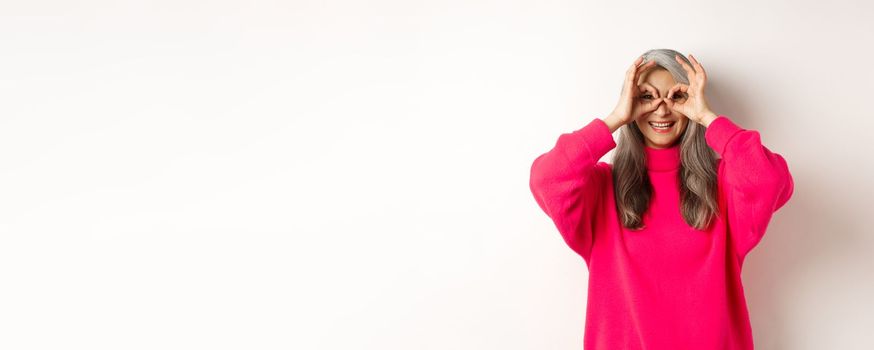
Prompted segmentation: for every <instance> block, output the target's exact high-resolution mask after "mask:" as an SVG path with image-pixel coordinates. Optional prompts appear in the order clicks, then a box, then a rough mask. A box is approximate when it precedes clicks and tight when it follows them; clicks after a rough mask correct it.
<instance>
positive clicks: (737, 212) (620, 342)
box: [530, 115, 794, 350]
mask: <svg viewBox="0 0 874 350" xmlns="http://www.w3.org/2000/svg"><path fill="white" fill-rule="evenodd" d="M704 138H705V140H706V143H707V144H708V145H709V146H710V147H711V148H712V149H713V150H714V151H716V153H717V154H718V155H719V156H720V158H719V159H718V161H717V179H718V186H717V187H718V203H719V212H720V215H719V217H717V218H716V219H715V222H714V224H712V225H711V226H710V227H709V228H708V229H707V230H698V229H695V228H694V227H691V226H689V225H688V224H687V223H686V222H685V221H684V219H683V216H682V213H681V211H680V203H681V202H680V187H679V170H680V165H681V158H680V146H679V144H678V145H676V146H673V147H671V148H664V149H657V148H651V147H649V146H645V148H644V150H645V154H646V168H647V173H648V175H649V180H650V182H651V183H652V186H653V196H652V199H651V202H650V206H649V208H648V209H647V210H646V212H645V213H644V215H643V223H644V225H645V227H644V229H642V230H630V229H626V228H625V227H624V226H622V224H621V221H620V219H619V215H618V213H617V210H616V202H615V197H614V191H613V178H612V164H610V163H606V162H600V161H599V159H600V158H601V157H602V156H604V155H605V154H606V153H607V152H608V151H610V150H611V149H613V148H614V147H615V146H616V142H615V141H614V140H613V137H612V134H611V132H610V129H609V127H608V126H607V124H606V123H605V122H604V121H603V120H602V119H599V118H595V119H593V120H592V121H591V122H589V123H588V124H586V125H585V126H584V127H582V128H580V129H578V130H576V131H573V132H570V133H565V134H562V135H561V136H559V137H558V140H557V142H556V143H555V146H554V147H553V148H552V149H551V150H549V151H548V152H546V153H544V154H542V155H540V156H538V157H537V158H536V159H535V160H534V162H533V164H532V166H531V177H530V189H531V192H532V193H533V195H534V198H535V200H536V201H537V204H538V205H539V206H540V208H541V209H542V210H543V211H544V212H545V213H546V214H547V215H548V216H549V217H550V218H551V219H552V222H553V223H554V224H555V227H556V228H557V229H558V232H559V233H561V236H562V237H563V240H564V242H565V243H567V245H568V246H569V247H570V248H571V249H572V250H573V251H574V252H576V253H577V254H579V255H580V256H581V257H582V258H583V259H584V261H585V263H586V266H587V268H588V270H589V280H588V282H589V287H588V299H587V306H586V318H585V331H584V337H583V343H584V349H587V350H608V349H609V350H617V349H624V350H629V349H646V350H660V349H672V350H682V349H696V350H700V349H720V350H722V349H726V350H735V349H745V350H746V349H753V335H752V328H751V327H750V321H749V314H748V312H747V305H746V300H745V297H744V291H743V284H742V283H741V267H742V266H743V261H744V257H745V256H746V255H747V253H749V252H750V250H751V249H753V248H754V247H755V246H756V245H757V244H758V243H759V241H760V240H761V239H762V237H763V235H764V234H765V229H766V228H767V227H768V222H769V221H770V219H771V216H772V214H773V213H774V212H776V211H777V209H779V208H780V207H782V206H783V205H784V204H785V203H786V202H787V201H788V200H789V198H790V196H791V195H792V193H793V189H794V183H793V179H792V176H791V175H790V173H789V168H788V165H787V163H786V161H785V160H784V159H783V157H782V156H780V155H779V154H777V153H773V152H771V151H770V150H769V149H768V148H766V147H765V146H763V145H762V143H761V140H760V136H759V133H758V132H757V131H755V130H747V129H743V128H741V127H739V126H738V125H736V124H735V123H734V122H733V121H732V120H731V119H729V118H728V117H726V116H725V115H718V116H717V118H716V119H715V120H713V121H712V122H711V124H710V125H709V126H708V127H707V129H706V130H705V137H704Z"/></svg>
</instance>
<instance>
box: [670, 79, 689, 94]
mask: <svg viewBox="0 0 874 350" xmlns="http://www.w3.org/2000/svg"><path fill="white" fill-rule="evenodd" d="M687 91H689V85H686V84H682V83H681V84H677V85H674V86H673V87H672V88H671V90H670V91H668V98H672V97H674V94H675V93H677V92H683V93H685V92H687Z"/></svg>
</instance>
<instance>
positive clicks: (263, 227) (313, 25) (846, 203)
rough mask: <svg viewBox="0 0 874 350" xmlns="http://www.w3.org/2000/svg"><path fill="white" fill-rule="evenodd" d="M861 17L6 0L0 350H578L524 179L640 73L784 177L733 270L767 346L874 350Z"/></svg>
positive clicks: (461, 5) (652, 8) (565, 266)
mask: <svg viewBox="0 0 874 350" xmlns="http://www.w3.org/2000/svg"><path fill="white" fill-rule="evenodd" d="M872 15H874V6H872V5H871V3H870V2H865V1H861V0H860V1H855V2H851V1H826V2H822V1H817V2H814V1H772V2H753V1H741V2H738V1H721V2H718V3H711V4H704V3H702V2H700V1H680V2H677V1H658V2H652V1H648V2H642V1H641V2H613V3H611V4H608V3H607V2H597V3H586V2H581V1H527V2H521V1H512V2H511V1H497V0H495V1H471V0H464V1H460V0H456V1H451V0H450V1H446V0H443V1H430V2H426V1H357V2H356V1H291V2H288V1H242V0H237V1H3V2H0V348H3V349H68V348H80V349H198V348H199V349H580V348H582V341H583V321H584V314H585V302H586V300H585V296H586V276H587V275H586V273H587V272H586V267H585V264H584V262H583V260H582V258H580V257H579V256H577V255H575V254H574V253H573V252H572V251H571V250H570V249H569V248H568V247H567V246H566V245H565V244H564V242H563V241H562V240H561V238H560V236H559V234H558V232H557V231H556V230H555V228H554V226H553V224H552V223H551V221H550V220H549V218H548V217H547V216H546V215H545V214H544V213H543V212H541V211H540V209H539V208H538V207H537V205H536V203H535V201H534V199H533V197H532V196H531V194H530V192H529V189H528V175H529V167H530V164H531V162H532V161H533V160H534V158H535V157H536V156H537V155H539V154H540V153H543V152H545V151H547V150H548V149H549V148H550V147H552V145H553V144H554V142H555V140H556V138H557V137H558V136H559V134H561V133H563V132H569V131H572V130H576V129H578V128H579V127H582V126H583V125H584V124H585V123H587V122H588V121H590V120H591V119H592V118H596V117H603V116H605V115H606V114H607V113H609V112H610V111H611V110H612V108H613V106H614V105H615V104H616V101H617V99H618V93H619V89H620V87H621V83H622V79H623V74H624V72H625V69H626V68H627V67H628V65H630V64H631V62H632V61H633V60H634V59H635V57H636V56H637V55H640V54H641V53H643V52H644V51H646V50H648V49H651V48H672V49H676V50H678V51H680V52H683V53H685V54H688V53H692V54H693V55H695V56H696V57H697V58H698V59H699V60H700V61H701V63H702V64H703V65H704V67H705V68H706V69H707V70H708V73H709V78H710V85H709V87H708V99H709V100H710V102H711V106H712V107H713V109H714V110H715V111H716V112H717V113H719V114H725V115H727V116H730V117H731V118H732V119H733V120H734V121H735V122H736V123H738V124H739V125H741V126H742V127H745V128H748V129H755V130H758V131H760V133H761V135H762V140H763V142H764V143H765V145H766V146H768V147H769V149H771V150H773V151H775V152H777V153H780V154H781V155H783V156H784V157H785V158H786V159H787V161H788V163H789V166H790V170H791V172H792V174H793V177H794V180H795V186H796V187H795V193H794V195H793V198H792V199H791V200H790V202H789V203H788V204H787V205H786V206H785V207H784V208H782V209H781V210H780V211H779V212H778V213H776V214H775V216H774V218H773V220H772V222H771V225H770V226H769V230H768V233H767V235H766V237H765V239H764V240H763V241H762V243H761V244H760V245H759V246H758V247H757V248H756V250H754V251H753V252H752V253H751V254H750V255H749V257H748V259H747V262H746V265H745V266H744V273H743V277H744V283H745V286H746V293H747V298H748V302H749V306H750V312H751V318H752V323H753V327H754V337H755V340H756V345H757V349H871V348H874V332H872V331H871V329H872V327H874V298H871V296H872V295H874V278H872V271H874V260H872V258H871V256H872V255H874V237H872V235H871V231H872V230H871V228H870V227H871V226H870V224H869V223H868V220H870V219H871V217H872V214H874V211H872V204H871V203H872V201H871V198H872V196H874V190H872V187H874V186H872V185H871V181H872V179H874V171H872V170H874V167H872V157H871V150H872V148H874V147H872V146H874V144H872V141H871V138H870V137H871V133H872V130H874V113H872V104H871V102H872V101H874V92H872V88H871V86H872V85H871V84H872V80H874V79H872V78H874V74H872V60H871V57H872V54H874V47H872V44H871V40H870V37H871V34H874V25H872V21H871V17H872ZM605 160H609V156H608V157H607V158H605Z"/></svg>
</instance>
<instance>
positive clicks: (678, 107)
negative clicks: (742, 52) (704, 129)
mask: <svg viewBox="0 0 874 350" xmlns="http://www.w3.org/2000/svg"><path fill="white" fill-rule="evenodd" d="M674 59H675V60H677V62H679V63H680V65H682V66H683V69H684V70H686V75H687V76H688V78H689V85H686V84H683V83H678V84H677V85H674V87H672V88H671V91H669V92H668V101H675V102H673V103H670V104H669V105H670V107H671V109H673V110H674V111H676V112H678V113H681V114H683V115H685V116H686V117H688V118H689V119H691V120H692V121H694V122H696V123H699V124H702V125H704V126H708V125H710V122H711V121H713V119H716V114H715V113H713V111H711V110H710V107H709V106H708V105H707V101H706V100H705V99H704V86H705V85H706V84H707V73H706V72H705V71H704V67H702V66H701V64H700V63H698V60H696V59H695V57H692V55H691V54H690V55H689V61H691V62H692V64H693V65H694V66H695V68H694V69H693V68H692V67H690V66H689V65H688V64H687V63H686V61H683V60H682V59H681V58H680V56H677V55H674ZM677 94H682V95H683V96H679V97H680V98H678V99H676V100H675V99H674V95H677ZM678 101H682V103H680V102H678Z"/></svg>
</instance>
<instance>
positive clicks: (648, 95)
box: [640, 94, 652, 100]
mask: <svg viewBox="0 0 874 350" xmlns="http://www.w3.org/2000/svg"><path fill="white" fill-rule="evenodd" d="M640 98H642V99H646V100H649V99H651V98H652V95H650V94H646V95H643V96H640Z"/></svg>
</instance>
